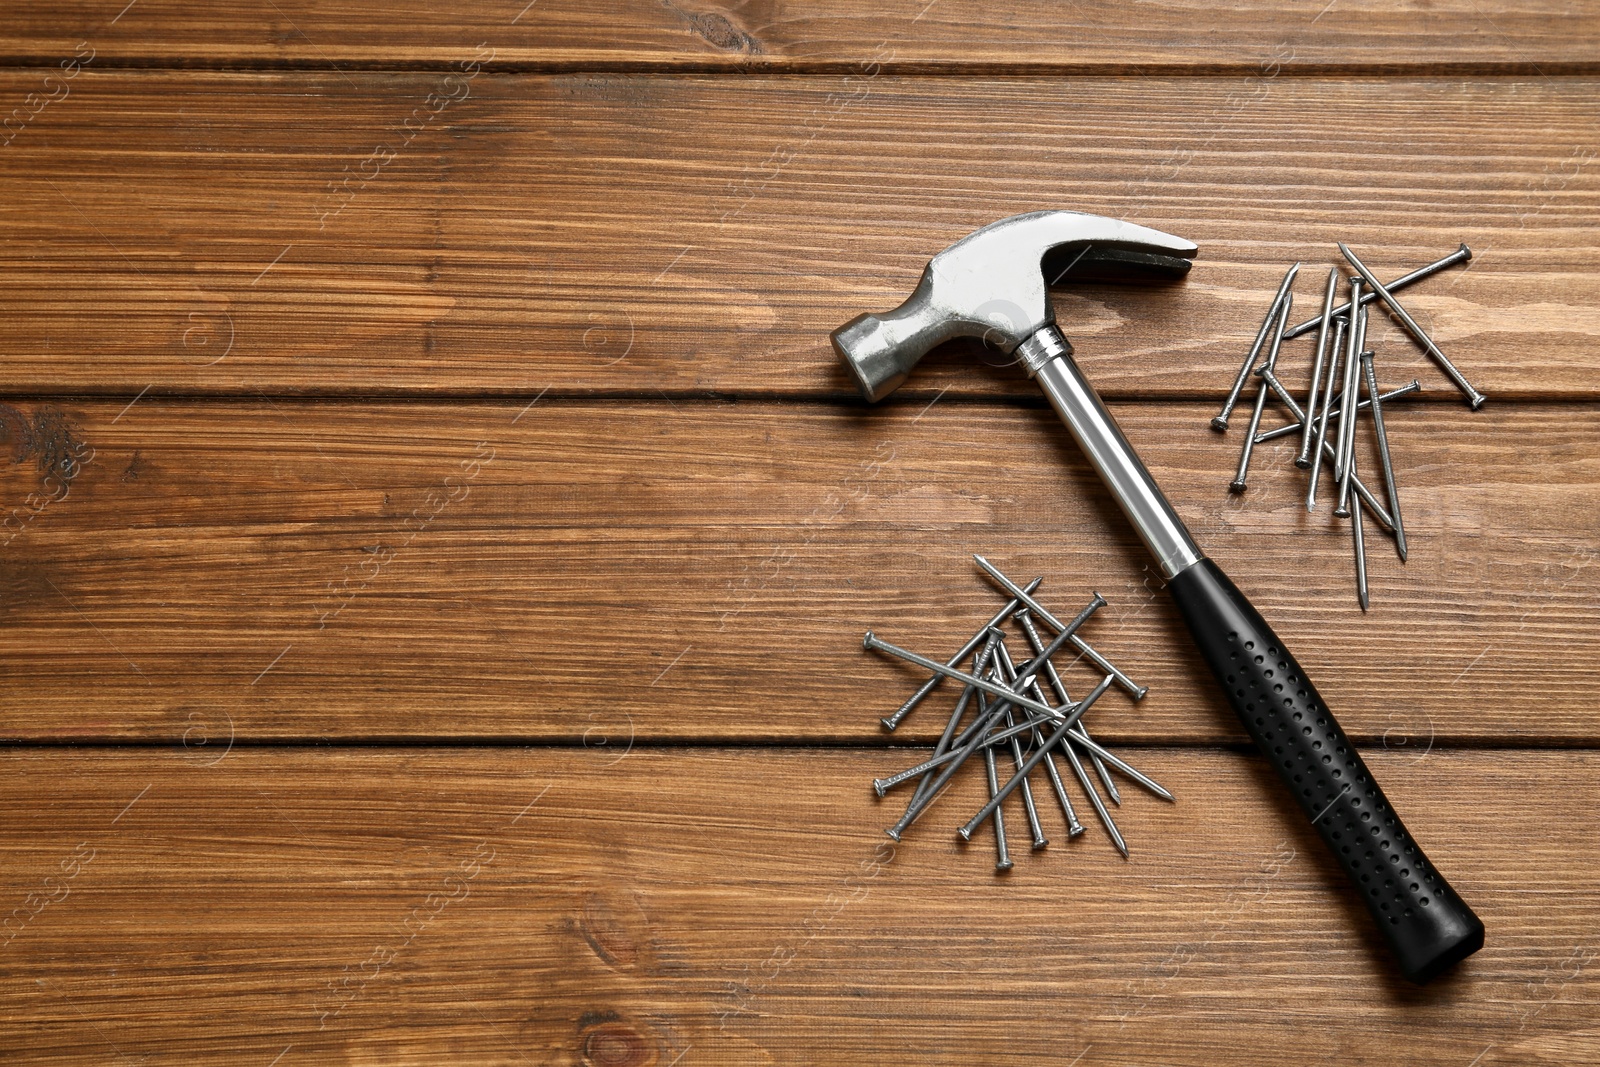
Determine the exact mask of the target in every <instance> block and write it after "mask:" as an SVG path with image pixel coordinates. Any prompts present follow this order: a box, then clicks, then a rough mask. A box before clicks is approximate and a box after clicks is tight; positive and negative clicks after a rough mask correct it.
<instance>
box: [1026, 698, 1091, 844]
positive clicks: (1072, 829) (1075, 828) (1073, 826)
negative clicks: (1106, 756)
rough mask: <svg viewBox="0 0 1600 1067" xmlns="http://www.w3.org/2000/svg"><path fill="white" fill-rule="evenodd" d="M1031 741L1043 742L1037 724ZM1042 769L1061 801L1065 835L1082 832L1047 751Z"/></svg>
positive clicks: (1058, 773)
mask: <svg viewBox="0 0 1600 1067" xmlns="http://www.w3.org/2000/svg"><path fill="white" fill-rule="evenodd" d="M1035 687H1037V683H1035ZM1033 743H1034V744H1035V745H1043V744H1044V734H1042V733H1040V732H1039V727H1038V726H1037V725H1036V726H1034V728H1033ZM1069 747H1070V746H1069ZM1044 769H1045V773H1046V774H1047V775H1049V777H1050V787H1051V788H1052V789H1054V790H1055V792H1056V799H1057V800H1058V801H1060V802H1061V811H1062V814H1064V815H1065V816H1066V817H1067V836H1068V837H1077V836H1078V835H1079V834H1081V833H1083V823H1081V822H1079V821H1078V813H1077V812H1076V811H1074V810H1073V808H1072V801H1071V800H1070V799H1069V798H1068V797H1067V787H1066V783H1064V782H1062V780H1061V771H1060V770H1059V769H1058V768H1057V767H1056V761H1055V760H1053V759H1051V758H1050V754H1049V753H1048V752H1047V753H1045V757H1044Z"/></svg>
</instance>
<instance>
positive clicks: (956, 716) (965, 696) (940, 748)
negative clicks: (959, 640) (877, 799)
mask: <svg viewBox="0 0 1600 1067" xmlns="http://www.w3.org/2000/svg"><path fill="white" fill-rule="evenodd" d="M985 632H986V633H987V635H988V637H987V639H986V640H985V641H984V643H983V648H982V649H980V650H979V652H978V657H977V659H975V660H973V661H972V673H973V674H978V675H981V674H983V672H984V671H985V670H987V669H988V666H989V660H990V659H991V658H992V657H993V656H994V649H995V646H996V645H997V644H999V643H1000V631H999V630H995V629H992V628H991V629H989V630H987V631H985ZM935 677H938V678H943V677H944V675H942V674H940V675H935ZM977 691H978V690H977V689H975V688H974V687H972V686H970V685H969V686H965V687H963V688H962V690H961V698H960V699H959V700H957V701H956V707H955V710H954V711H952V712H951V713H950V721H949V722H947V723H945V727H944V732H943V733H942V734H940V735H939V743H938V744H936V745H934V746H933V754H934V755H935V756H938V755H941V754H942V753H945V752H948V751H949V750H950V741H951V739H952V738H953V737H955V733H956V727H958V726H960V725H961V717H962V716H963V715H965V714H966V711H967V705H968V704H969V703H971V701H972V696H973V694H974V693H976V692H977ZM932 784H933V773H932V771H929V772H928V773H927V774H924V775H923V776H922V780H921V781H920V782H918V783H917V789H916V792H914V793H913V794H911V803H910V804H907V805H906V807H907V809H909V808H910V807H911V805H912V804H916V803H917V802H918V801H920V800H921V799H922V798H923V797H924V796H925V795H926V794H927V792H928V786H930V785H932ZM874 785H876V783H874ZM878 795H879V796H882V795H883V790H882V789H879V790H878Z"/></svg>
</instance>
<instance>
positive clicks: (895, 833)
mask: <svg viewBox="0 0 1600 1067" xmlns="http://www.w3.org/2000/svg"><path fill="white" fill-rule="evenodd" d="M1095 600H1096V601H1097V603H1093V604H1090V605H1089V607H1087V608H1085V609H1084V610H1083V611H1082V612H1080V613H1079V615H1078V617H1077V618H1076V619H1074V620H1073V621H1072V622H1071V623H1070V624H1069V625H1068V627H1067V629H1066V630H1065V631H1064V632H1063V634H1062V636H1063V637H1065V636H1068V635H1070V634H1071V633H1072V631H1073V630H1076V629H1077V628H1078V627H1079V626H1081V625H1083V623H1085V622H1086V621H1088V618H1089V616H1090V615H1092V614H1093V613H1094V611H1095V609H1096V608H1098V607H1099V606H1100V604H1104V603H1105V601H1104V600H1102V599H1101V598H1100V597H1099V595H1098V594H1097V595H1096V596H1095ZM861 643H862V646H863V647H865V648H867V649H870V650H872V651H878V652H888V653H889V654H890V655H893V656H898V657H899V658H901V659H904V660H907V661H909V662H911V663H915V664H917V665H918V666H920V667H923V668H926V669H927V670H930V671H934V672H935V673H938V674H943V675H945V676H946V677H949V678H954V679H956V680H957V681H961V682H965V683H967V684H968V685H971V686H973V687H975V688H977V689H979V690H981V691H983V692H986V693H989V694H990V695H992V696H997V697H1001V698H1002V702H1001V703H999V704H997V705H996V706H995V707H993V708H991V709H989V711H988V714H987V715H986V716H985V715H980V716H979V718H978V720H977V721H976V722H974V723H973V725H972V726H971V727H968V729H967V731H966V732H965V733H963V734H962V736H961V737H960V738H957V739H956V740H955V741H954V742H952V748H954V749H955V750H956V755H955V757H954V758H953V759H951V761H950V762H949V763H948V764H946V765H945V768H944V770H943V771H941V772H940V773H939V777H937V778H935V779H934V780H933V784H932V785H930V786H928V789H927V792H926V793H925V794H924V795H923V798H922V800H921V802H920V803H915V802H914V803H912V804H911V805H910V806H909V807H907V808H906V812H905V814H904V815H902V816H901V817H900V821H899V822H897V823H896V824H895V825H893V826H891V827H889V828H888V830H886V831H885V833H887V834H888V835H889V836H890V837H892V838H893V839H894V840H896V841H898V840H900V835H901V834H902V833H904V832H905V830H906V828H907V827H909V826H910V825H911V824H912V823H913V822H915V821H916V820H917V819H918V818H919V817H920V816H921V814H922V813H923V812H924V811H926V810H927V808H928V806H929V805H931V804H932V803H933V801H934V800H935V799H936V798H937V797H938V795H939V792H940V790H942V789H943V788H944V786H945V784H946V783H947V782H949V781H950V778H951V776H952V775H954V774H955V772H956V771H957V770H958V769H960V767H961V765H962V764H963V763H965V762H966V761H967V759H968V758H969V757H971V756H972V754H973V753H975V752H977V751H978V749H979V748H980V747H982V746H983V744H984V735H985V734H986V733H987V731H988V729H989V726H990V725H991V724H992V722H993V718H994V716H995V715H998V714H999V712H1000V710H1002V709H1003V708H1004V707H1005V706H1006V702H1010V703H1014V704H1017V705H1019V706H1021V707H1024V708H1028V709H1029V710H1030V711H1033V712H1035V713H1038V714H1042V715H1044V716H1045V717H1046V718H1048V719H1050V720H1052V721H1056V722H1059V721H1060V720H1061V717H1062V716H1061V712H1059V711H1057V710H1056V709H1054V708H1052V707H1050V706H1049V705H1048V704H1042V703H1040V702H1038V701H1035V700H1033V699H1031V698H1029V697H1025V696H1023V695H1022V694H1020V693H1018V692H1016V691H1015V690H1012V689H1008V688H1006V687H1005V686H1002V685H999V684H997V683H995V682H991V681H989V680H988V679H985V678H979V677H977V676H976V675H971V674H967V673H965V672H964V671H958V670H956V669H954V668H952V667H946V666H945V665H944V664H942V663H936V662H934V661H933V660H931V659H928V658H926V657H925V656H919V655H917V654H916V653H915V652H909V651H907V650H906V649H903V648H899V647H897V646H895V645H891V644H889V643H888V642H887V641H880V640H879V639H878V637H877V636H876V635H875V634H873V633H872V631H870V630H869V631H867V635H866V637H864V638H863V639H862V642H861ZM1046 662H1048V657H1046ZM1036 669H1037V668H1036V665H1035V663H1034V661H1033V660H1029V661H1028V663H1027V664H1026V665H1025V666H1024V667H1023V668H1022V670H1023V671H1024V672H1026V673H1027V674H1028V675H1029V676H1030V677H1031V676H1032V673H1033V672H1034V671H1035V670H1036ZM1107 755H1108V754H1107V753H1106V752H1105V751H1104V750H1101V751H1100V756H1101V758H1102V759H1107ZM1107 762H1109V763H1111V764H1112V765H1113V766H1116V765H1117V764H1118V762H1119V761H1117V760H1115V759H1107ZM1119 769H1121V768H1119ZM1125 773H1126V772H1125Z"/></svg>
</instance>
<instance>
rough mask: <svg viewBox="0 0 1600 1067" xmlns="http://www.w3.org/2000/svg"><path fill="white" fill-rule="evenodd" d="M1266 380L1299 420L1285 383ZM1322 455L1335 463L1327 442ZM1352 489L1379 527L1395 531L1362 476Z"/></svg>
mask: <svg viewBox="0 0 1600 1067" xmlns="http://www.w3.org/2000/svg"><path fill="white" fill-rule="evenodd" d="M1264 378H1265V380H1266V382H1267V384H1269V385H1271V386H1272V391H1273V392H1275V393H1277V394H1278V399H1279V400H1281V401H1283V403H1284V406H1285V407H1287V408H1288V409H1289V412H1290V414H1292V415H1294V416H1295V417H1296V418H1299V417H1300V405H1299V404H1297V403H1295V399H1294V397H1292V396H1290V395H1289V390H1288V389H1286V388H1284V385H1283V383H1282V382H1280V381H1279V380H1278V376H1277V375H1276V374H1268V375H1265V376H1264ZM1324 410H1327V408H1326V407H1324ZM1322 455H1323V456H1324V457H1326V458H1327V460H1328V462H1329V463H1330V464H1331V463H1332V462H1333V458H1334V455H1333V446H1332V445H1331V444H1328V443H1327V442H1326V441H1324V442H1323V443H1322ZM1312 473H1313V474H1315V473H1317V471H1316V468H1315V467H1313V469H1312ZM1350 487H1351V488H1352V489H1354V490H1355V493H1356V498H1357V499H1359V500H1360V501H1361V503H1363V504H1365V505H1366V507H1367V510H1368V511H1370V512H1372V517H1373V518H1374V519H1376V520H1377V521H1378V525H1380V526H1382V527H1383V528H1384V529H1385V530H1393V529H1394V518H1393V517H1392V516H1391V515H1390V514H1389V513H1388V512H1387V511H1385V510H1384V508H1383V505H1382V504H1380V503H1378V498H1377V497H1375V496H1373V495H1372V490H1370V489H1368V488H1367V486H1366V483H1365V482H1363V481H1362V480H1361V478H1360V476H1358V475H1353V476H1352V477H1351V478H1350ZM1334 514H1336V515H1337V514H1338V512H1334ZM1341 517H1342V516H1341Z"/></svg>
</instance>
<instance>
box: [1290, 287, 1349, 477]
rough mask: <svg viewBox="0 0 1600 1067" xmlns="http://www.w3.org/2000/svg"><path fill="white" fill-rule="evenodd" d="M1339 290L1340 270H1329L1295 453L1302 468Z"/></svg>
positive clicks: (1307, 463)
mask: <svg viewBox="0 0 1600 1067" xmlns="http://www.w3.org/2000/svg"><path fill="white" fill-rule="evenodd" d="M1338 290H1339V271H1338V270H1337V269H1330V270H1329V271H1328V290H1327V292H1326V293H1324V294H1323V297H1322V328H1321V329H1319V330H1318V331H1317V354H1316V358H1315V359H1314V360H1313V361H1312V363H1311V388H1310V390H1309V391H1308V392H1307V393H1306V417H1305V420H1304V421H1303V423H1302V425H1301V428H1300V451H1299V452H1298V453H1296V454H1295V457H1294V465H1295V466H1296V467H1299V468H1300V469H1301V470H1305V469H1306V468H1307V467H1310V466H1311V420H1313V419H1315V418H1316V417H1317V386H1319V385H1321V384H1322V364H1323V363H1324V362H1325V361H1326V359H1327V356H1328V333H1329V329H1328V323H1329V322H1331V321H1332V316H1331V315H1330V314H1329V312H1331V311H1332V310H1333V297H1334V294H1335V293H1337V292H1338Z"/></svg>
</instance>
